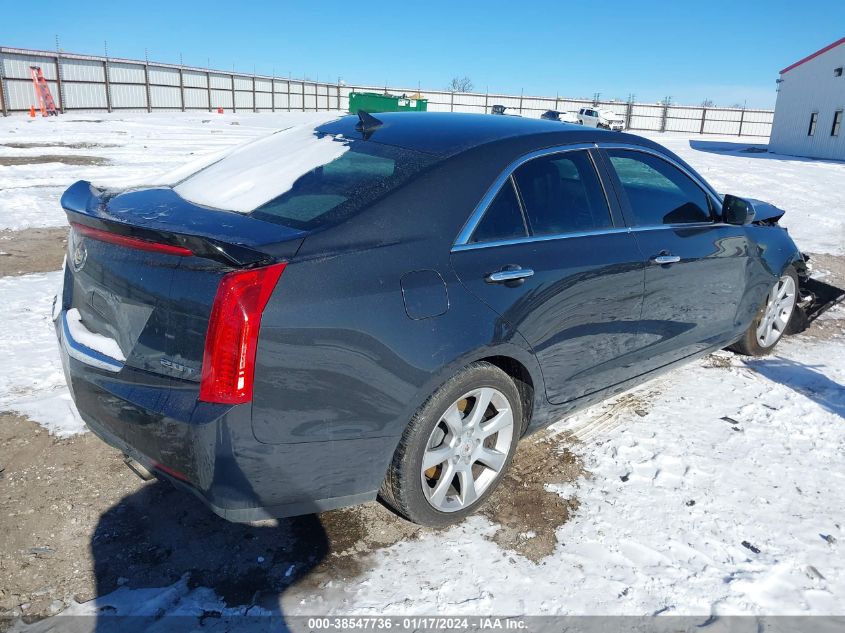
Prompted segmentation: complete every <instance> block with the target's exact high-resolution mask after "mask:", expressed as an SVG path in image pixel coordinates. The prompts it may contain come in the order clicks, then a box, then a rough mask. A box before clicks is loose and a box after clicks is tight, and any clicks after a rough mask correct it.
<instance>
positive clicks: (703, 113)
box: [698, 107, 707, 134]
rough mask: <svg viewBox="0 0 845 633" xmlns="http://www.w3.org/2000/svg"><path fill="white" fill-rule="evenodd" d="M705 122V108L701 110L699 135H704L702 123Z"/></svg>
mask: <svg viewBox="0 0 845 633" xmlns="http://www.w3.org/2000/svg"><path fill="white" fill-rule="evenodd" d="M705 121H707V108H706V107H704V108H701V127H700V128H699V129H698V133H699V134H704V123H705Z"/></svg>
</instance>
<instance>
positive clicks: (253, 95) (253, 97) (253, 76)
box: [252, 74, 258, 112]
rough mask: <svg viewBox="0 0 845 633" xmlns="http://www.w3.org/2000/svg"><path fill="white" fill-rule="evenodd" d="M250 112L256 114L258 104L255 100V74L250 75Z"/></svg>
mask: <svg viewBox="0 0 845 633" xmlns="http://www.w3.org/2000/svg"><path fill="white" fill-rule="evenodd" d="M252 111H253V112H258V102H257V101H256V100H255V74H253V75H252Z"/></svg>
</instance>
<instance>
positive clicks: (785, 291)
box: [757, 275, 796, 347]
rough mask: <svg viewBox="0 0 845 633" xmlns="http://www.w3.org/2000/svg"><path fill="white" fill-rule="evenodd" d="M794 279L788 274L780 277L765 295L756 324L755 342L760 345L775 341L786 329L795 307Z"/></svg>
mask: <svg viewBox="0 0 845 633" xmlns="http://www.w3.org/2000/svg"><path fill="white" fill-rule="evenodd" d="M795 299H796V288H795V281H794V280H793V279H792V277H791V276H790V275H784V276H783V277H781V278H780V279H779V280H778V281H777V282H776V283H775V285H774V286H773V287H772V289H771V290H770V291H769V295H768V296H767V297H766V308H765V310H764V311H763V316H762V318H761V319H760V323H759V325H758V326H757V342H758V343H760V345H761V346H762V347H770V346H772V345H774V344H775V343H777V341H778V340H779V339H780V337H781V336H783V334H784V332H785V331H786V326H787V325H788V324H789V319H790V317H791V316H792V311H793V310H794V309H795Z"/></svg>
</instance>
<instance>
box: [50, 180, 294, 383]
mask: <svg viewBox="0 0 845 633" xmlns="http://www.w3.org/2000/svg"><path fill="white" fill-rule="evenodd" d="M62 206H63V207H64V209H65V211H66V213H67V216H68V219H69V221H70V223H71V233H70V238H69V240H68V258H67V268H66V277H65V285H64V288H63V295H62V299H61V305H60V306H59V307H60V308H61V309H62V319H63V326H64V329H65V335H66V337H67V335H68V334H70V335H71V338H72V340H73V341H75V342H76V343H77V344H78V345H80V346H81V347H80V348H79V349H81V350H82V351H83V352H84V354H82V355H83V356H85V357H86V359H85V360H86V362H89V361H90V359H94V360H95V361H96V360H99V361H101V362H100V364H98V363H97V362H89V364H92V365H94V366H97V367H99V368H100V369H106V370H109V371H120V369H121V368H122V367H123V366H129V367H132V368H136V369H141V370H144V371H148V372H153V373H155V374H159V375H164V376H168V377H170V378H173V379H181V380H187V381H193V382H197V383H198V382H199V380H200V377H201V372H202V363H203V354H204V345H205V341H206V334H207V331H208V326H209V318H210V315H211V312H212V307H213V305H214V301H215V296H216V293H217V290H218V287H219V286H220V283H221V280H222V279H223V277H224V276H225V275H226V274H227V273H230V272H232V271H233V270H238V269H247V268H255V267H261V266H267V265H270V264H273V263H276V262H284V261H287V260H289V259H290V258H292V257H293V256H294V254H295V253H296V251H297V250H298V248H299V246H300V245H301V243H302V241H303V239H304V237H305V233H304V232H301V231H297V230H295V229H291V228H289V227H285V226H283V225H279V224H271V223H268V222H263V221H261V220H258V219H255V218H251V217H249V216H246V215H242V214H238V213H231V212H226V211H219V210H215V209H210V208H206V207H201V206H198V205H195V204H192V203H189V202H187V201H185V200H184V199H182V198H181V197H179V196H178V195H177V194H176V193H175V192H174V191H173V190H172V189H170V188H161V189H147V190H142V191H129V192H122V193H113V192H107V191H104V190H101V189H97V188H95V187H92V186H91V185H90V184H89V183H87V182H84V181H81V182H78V183H76V184H75V185H73V186H72V187H71V188H70V189H68V191H67V192H66V193H65V195H64V196H63V197H62ZM77 351H78V350H77ZM108 365H111V366H110V367H109V366H108Z"/></svg>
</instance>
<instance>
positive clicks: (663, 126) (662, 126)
mask: <svg viewBox="0 0 845 633" xmlns="http://www.w3.org/2000/svg"><path fill="white" fill-rule="evenodd" d="M668 116H669V101H668V99H667V100H666V101H664V102H663V114H662V115H661V116H660V131H661V132H665V131H666V118H667V117H668Z"/></svg>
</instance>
